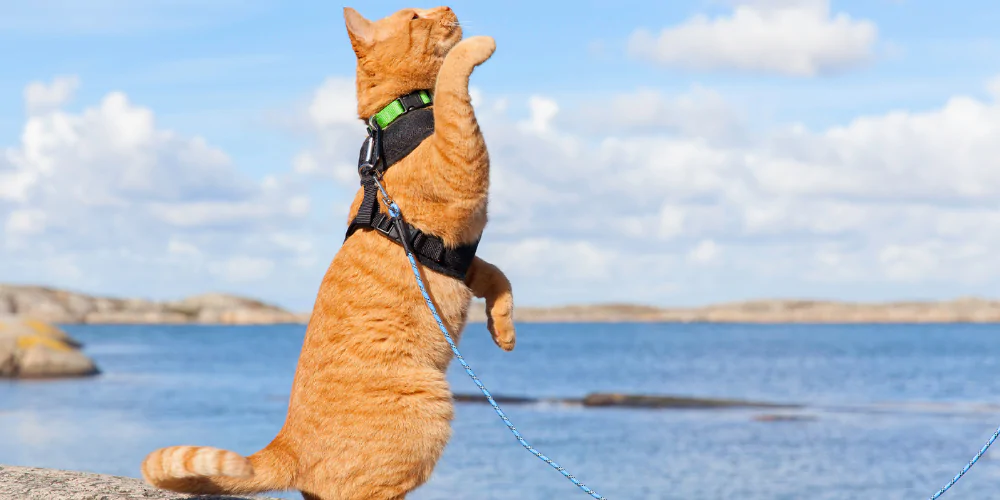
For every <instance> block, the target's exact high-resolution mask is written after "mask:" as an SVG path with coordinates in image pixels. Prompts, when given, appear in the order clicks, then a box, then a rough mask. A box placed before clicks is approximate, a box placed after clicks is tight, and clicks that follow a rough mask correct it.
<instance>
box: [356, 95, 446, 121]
mask: <svg viewBox="0 0 1000 500" xmlns="http://www.w3.org/2000/svg"><path fill="white" fill-rule="evenodd" d="M431 103H432V99H431V93H430V91H428V90H418V91H416V92H411V93H409V94H406V95H404V96H402V97H400V98H398V99H396V100H395V101H392V102H390V103H389V105H388V106H386V107H384V108H382V111H379V112H378V113H375V114H374V115H373V116H372V117H371V118H369V119H368V123H369V124H372V123H373V122H374V123H377V124H378V126H379V128H386V127H388V126H389V124H391V123H392V122H394V121H396V118H399V117H400V116H403V115H404V114H406V113H407V112H410V111H413V110H415V109H420V108H423V107H425V106H430V105H431Z"/></svg>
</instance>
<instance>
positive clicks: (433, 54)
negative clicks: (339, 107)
mask: <svg viewBox="0 0 1000 500" xmlns="http://www.w3.org/2000/svg"><path fill="white" fill-rule="evenodd" d="M344 21H345V22H346V24H347V34H348V36H349V37H350V39H351V46H352V47H353V48H354V53H355V54H356V55H357V57H358V75H357V82H358V116H360V117H361V118H367V117H368V116H371V115H372V114H374V113H376V112H378V111H379V110H380V109H381V108H382V107H383V106H385V105H387V104H389V103H390V102H392V100H393V99H395V98H397V97H399V96H401V95H404V94H408V93H410V92H413V91H415V90H420V89H433V88H434V83H435V81H436V80H437V74H438V70H440V69H441V64H442V63H443V62H444V56H445V55H446V54H448V51H449V50H451V48H452V47H454V46H455V44H457V43H458V42H459V41H460V40H461V39H462V28H461V26H459V24H458V17H457V16H455V13H454V12H453V11H452V10H451V9H450V8H449V7H436V8H433V9H427V10H424V9H403V10H400V11H398V12H396V13H395V14H392V15H390V16H388V17H385V18H383V19H379V20H377V21H369V20H368V19H365V18H364V17H362V16H361V14H359V13H358V12H357V11H356V10H354V9H352V8H350V7H345V8H344Z"/></svg>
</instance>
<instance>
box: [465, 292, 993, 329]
mask: <svg viewBox="0 0 1000 500" xmlns="http://www.w3.org/2000/svg"><path fill="white" fill-rule="evenodd" d="M514 314H515V316H516V317H517V320H518V321H520V322H532V323H581V322H588V323H616V322H655V323H764V324H781V323H840V324H857V323H1000V301H997V300H986V299H978V298H959V299H956V300H950V301H941V302H888V303H881V304H862V303H852V302H836V301H820V300H754V301H747V302H736V303H732V304H717V305H710V306H705V307H691V308H659V307H651V306H636V305H628V304H598V305H592V306H564V307H545V308H539V307H517V309H516V310H515V312H514ZM485 320H486V315H485V306H484V305H483V303H482V302H477V303H476V304H474V305H473V306H472V307H471V308H470V309H469V321H470V322H480V323H481V322H484V321H485Z"/></svg>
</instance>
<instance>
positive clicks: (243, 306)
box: [0, 285, 308, 325]
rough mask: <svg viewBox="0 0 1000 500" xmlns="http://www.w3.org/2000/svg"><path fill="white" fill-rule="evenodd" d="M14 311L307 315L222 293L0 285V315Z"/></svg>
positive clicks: (181, 318) (290, 319)
mask: <svg viewBox="0 0 1000 500" xmlns="http://www.w3.org/2000/svg"><path fill="white" fill-rule="evenodd" d="M3 314H18V315H27V316H31V317H34V318H39V319H42V320H45V321H48V322H51V323H63V324H68V323H99V324H108V323H128V324H171V323H202V324H227V325H250V324H277V323H303V322H305V321H306V319H308V316H305V315H301V314H295V313H292V312H289V311H286V310H284V309H282V308H280V307H277V306H273V305H270V304H265V303H263V302H260V301H257V300H253V299H248V298H243V297H236V296H232V295H224V294H206V295H199V296H196V297H190V298H187V299H183V300H178V301H170V302H156V301H151V300H144V299H116V298H108V297H95V296H90V295H85V294H82V293H74V292H68V291H65V290H56V289H52V288H45V287H34V286H13V285H0V315H3Z"/></svg>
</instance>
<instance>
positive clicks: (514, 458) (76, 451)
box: [0, 324, 1000, 500]
mask: <svg viewBox="0 0 1000 500" xmlns="http://www.w3.org/2000/svg"><path fill="white" fill-rule="evenodd" d="M68 330H69V331H70V333H71V334H72V335H74V336H75V337H77V338H78V339H80V340H81V341H83V342H84V343H85V344H86V347H85V351H86V352H87V353H88V354H89V355H91V356H92V357H93V358H94V359H95V360H96V361H97V362H98V364H99V365H100V366H101V368H102V369H103V371H104V374H103V375H101V376H99V377H96V378H92V379H84V380H69V381H52V382H0V463H4V464H15V465H29V466H39V467H56V468H63V469H76V470H87V471H93V472H101V473H110V474H119V475H128V476H136V477H138V475H139V470H138V466H139V463H140V462H141V461H142V458H143V457H144V456H145V454H146V453H148V452H149V451H151V450H153V449H155V448H158V447H162V446H170V445H176V444H198V445H209V446H218V447H221V448H227V449H231V450H234V451H237V452H239V453H243V454H250V453H252V452H254V451H256V450H258V449H259V448H261V447H263V446H264V445H266V444H267V443H268V442H269V441H270V440H271V438H273V437H274V435H275V433H276V432H277V431H278V429H279V428H280V427H281V424H282V422H283V419H284V415H285V411H286V400H287V395H288V392H289V386H290V384H291V380H292V376H293V372H294V369H295V363H296V360H297V357H298V353H299V349H300V348H301V343H302V335H303V330H304V328H303V327H301V326H266V327H204V326H141V327H140V326H73V327H68ZM461 347H462V349H463V353H464V354H465V355H466V357H467V359H468V360H469V361H470V363H471V364H472V366H473V368H475V369H476V370H477V372H479V374H480V376H481V378H482V379H483V380H484V382H485V383H486V384H487V386H488V387H489V388H490V389H491V391H493V392H494V393H497V394H506V395H519V396H539V397H547V396H563V397H573V396H583V395H585V394H586V393H588V392H596V391H621V392H641V393H659V394H675V395H691V396H715V397H726V398H748V399H757V400H765V401H774V402H791V403H799V402H801V403H807V404H809V405H810V406H809V407H808V408H806V409H804V410H800V411H798V412H797V413H798V414H800V415H805V416H809V417H813V418H812V419H811V420H806V421H793V422H759V421H756V420H754V417H755V416H759V415H760V414H762V413H773V411H762V410H721V411H720V410H683V411H676V410H671V411H655V410H623V409H581V408H574V407H565V406H557V405H545V404H539V405H527V406H509V407H507V408H505V409H506V411H507V413H508V415H510V417H511V419H512V420H513V421H514V423H515V424H516V425H517V427H518V429H519V430H521V431H522V432H523V433H524V435H525V437H527V439H528V440H529V441H531V442H532V444H534V445H535V446H536V447H537V448H539V449H540V450H541V451H542V452H543V453H546V454H548V455H549V456H551V457H552V458H553V459H555V460H556V461H557V462H559V463H560V464H561V465H563V466H565V467H567V468H568V469H570V471H572V472H573V473H574V474H576V475H577V476H578V477H579V478H581V479H582V480H583V481H584V482H585V483H587V484H588V485H590V486H593V487H594V488H595V489H597V490H598V491H599V492H601V493H602V494H604V495H605V496H606V497H607V498H609V499H741V500H764V499H768V500H771V499H817V500H822V499H843V498H866V499H868V498H878V499H886V500H889V499H920V498H928V497H929V496H930V495H931V494H932V493H933V492H934V491H936V490H937V489H938V488H940V487H941V486H943V484H944V483H946V482H947V481H948V480H949V479H951V477H953V476H954V475H955V474H956V473H957V472H958V471H959V470H960V469H961V468H962V466H964V465H965V463H966V462H967V461H968V460H969V459H970V458H971V457H972V455H973V454H975V452H976V451H978V449H979V447H980V446H982V444H983V443H984V442H985V440H986V439H987V438H988V437H989V436H990V434H992V432H993V430H994V429H995V428H996V426H997V425H1000V411H998V410H997V407H996V406H992V405H994V404H1000V397H998V395H1000V377H998V375H1000V364H998V361H997V356H996V354H995V353H997V352H1000V335H998V328H997V327H995V326H975V325H942V326H899V325H896V326H744V325H644V324H641V325H520V327H519V337H518V346H517V349H516V350H515V351H514V352H513V353H504V352H502V351H500V350H499V349H498V348H496V347H495V346H494V345H493V344H492V342H491V341H490V339H489V334H488V333H487V332H486V331H485V328H484V327H483V326H482V325H472V326H470V328H469V330H468V331H467V332H466V334H465V335H464V339H463V342H462V345H461ZM465 377H466V376H465V373H464V372H463V371H462V370H461V369H460V368H459V367H458V366H457V364H456V365H454V366H453V367H452V371H451V372H450V373H449V378H450V380H451V381H452V386H453V388H454V390H455V391H456V392H464V393H469V392H473V391H474V390H475V386H474V385H473V384H472V382H471V381H469V380H467V379H466V378H465ZM454 428H455V433H454V437H453V439H452V441H451V443H450V444H449V446H448V448H447V449H446V451H445V455H444V457H443V459H442V460H441V462H440V463H439V465H438V467H437V469H436V470H435V473H434V476H433V478H432V479H431V481H430V482H429V483H428V484H426V485H425V486H424V487H423V488H421V489H420V490H418V491H417V492H416V493H414V494H413V495H412V496H411V498H413V499H416V500H431V499H449V500H450V499H454V498H475V499H488V500H492V499H497V500H499V499H536V498H537V499H562V498H570V499H572V498H586V495H585V494H583V493H582V492H579V491H576V490H575V489H574V487H573V486H572V484H570V483H569V482H568V481H566V480H565V479H563V478H562V477H561V476H560V475H559V474H558V473H556V472H555V471H553V470H551V469H549V468H548V467H547V466H546V465H545V464H544V463H542V462H541V461H539V460H538V459H536V458H534V457H533V456H531V455H530V454H528V453H527V452H526V451H524V450H523V449H521V448H520V446H519V445H518V444H517V442H516V441H515V440H514V439H513V438H512V437H511V436H510V435H509V433H508V431H507V430H506V428H505V427H504V426H503V424H502V423H501V422H500V421H499V420H498V419H497V417H496V415H495V414H493V413H492V410H491V409H490V408H489V407H488V406H486V405H478V404H461V405H458V407H457V418H456V421H455V423H454ZM995 453H1000V452H990V453H987V455H986V456H985V457H984V459H983V460H982V461H980V463H979V464H977V465H976V467H974V468H973V469H972V471H971V472H970V473H969V474H968V475H966V476H965V477H964V478H963V479H962V480H961V481H960V482H959V483H958V485H956V486H955V488H954V489H953V490H952V491H951V492H949V493H948V497H947V498H956V499H958V498H976V499H988V498H1000V488H998V486H1000V461H998V460H996V459H994V458H993V457H995V456H996V455H995ZM285 496H286V497H288V498H300V497H299V496H298V495H297V494H286V495H285Z"/></svg>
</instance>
